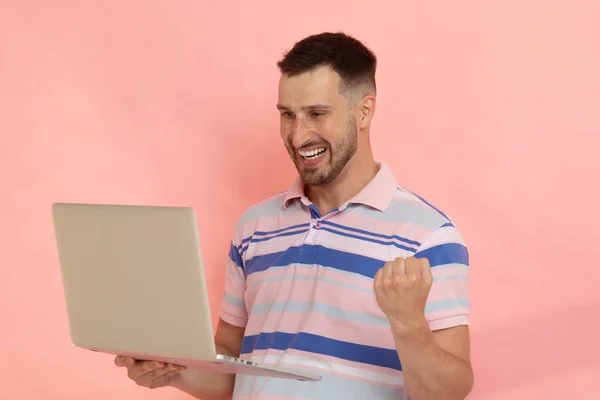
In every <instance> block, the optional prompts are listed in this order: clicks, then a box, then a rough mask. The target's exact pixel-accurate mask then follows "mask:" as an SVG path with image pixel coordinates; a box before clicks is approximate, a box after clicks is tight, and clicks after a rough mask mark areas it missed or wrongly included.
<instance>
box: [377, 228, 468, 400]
mask: <svg viewBox="0 0 600 400" xmlns="http://www.w3.org/2000/svg"><path fill="white" fill-rule="evenodd" d="M468 269H469V268H468V252H467V249H466V247H465V246H464V243H463V241H462V238H461V237H460V234H459V233H458V231H457V229H456V228H455V227H454V226H453V225H451V224H448V225H445V226H443V227H440V228H439V229H437V230H436V231H434V232H433V234H432V235H430V237H429V238H428V239H427V240H426V241H425V242H424V243H423V244H422V245H421V247H420V249H419V251H418V252H417V253H416V254H415V256H414V257H409V258H407V259H403V258H398V259H396V260H394V261H392V262H388V263H386V264H385V266H384V267H383V268H382V269H380V270H379V271H378V272H377V274H376V275H375V280H374V289H375V295H376V298H377V302H378V304H379V307H380V308H381V309H382V311H383V312H384V313H385V315H386V317H387V318H388V320H389V322H390V327H391V331H392V334H393V337H394V342H395V345H396V350H397V352H398V356H399V358H400V361H401V365H402V371H403V376H404V384H405V388H406V391H407V392H408V394H409V396H410V398H411V399H412V400H437V399H444V400H463V399H465V397H466V396H467V395H468V393H469V392H470V391H471V388H472V386H473V371H472V368H471V365H470V343H469V342H470V339H469V330H468V318H467V315H468V311H469V310H468V293H467V292H468V287H467V282H468Z"/></svg>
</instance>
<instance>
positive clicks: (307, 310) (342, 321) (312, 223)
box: [221, 163, 469, 400]
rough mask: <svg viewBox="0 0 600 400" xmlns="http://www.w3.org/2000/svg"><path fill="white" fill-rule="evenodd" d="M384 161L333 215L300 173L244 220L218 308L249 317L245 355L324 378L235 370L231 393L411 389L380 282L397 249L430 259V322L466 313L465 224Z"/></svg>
mask: <svg viewBox="0 0 600 400" xmlns="http://www.w3.org/2000/svg"><path fill="white" fill-rule="evenodd" d="M378 165H379V171H378V173H377V174H376V176H375V177H374V178H373V179H372V180H371V182H369V184H368V185H367V186H365V187H364V189H363V190H362V191H361V192H360V193H358V194H357V195H356V196H355V197H354V198H352V199H351V200H349V201H348V202H346V203H345V204H343V205H342V206H340V207H339V208H337V209H335V210H332V211H331V212H329V213H328V214H327V215H321V214H320V213H319V210H318V209H317V208H316V207H315V205H314V204H312V203H311V202H310V201H309V200H308V198H307V197H306V196H305V195H304V193H303V191H304V190H303V183H302V182H301V180H300V179H299V178H298V179H296V181H295V182H294V183H293V184H292V185H291V187H290V188H289V189H288V190H287V191H285V192H283V193H280V194H279V195H276V196H274V197H272V198H270V199H267V200H265V201H263V202H261V203H259V204H256V205H254V206H252V207H250V208H249V209H247V210H246V211H245V212H244V213H243V215H242V216H241V218H240V220H239V221H238V223H237V224H236V227H235V230H234V235H233V240H232V243H231V249H230V253H229V259H228V265H227V272H226V281H225V293H224V297H223V302H222V312H221V317H222V318H223V320H225V321H226V322H229V323H230V324H233V325H236V326H239V327H244V328H245V336H244V339H243V343H242V351H241V357H242V358H244V359H251V360H253V361H257V362H259V363H262V364H272V365H273V364H274V365H281V366H286V367H292V368H296V369H299V370H304V371H308V372H313V373H315V372H316V373H318V374H320V375H322V376H323V379H322V380H321V381H319V382H302V381H295V380H288V379H279V378H266V377H255V376H247V375H238V376H237V378H236V383H235V392H234V396H233V398H234V399H238V400H241V399H254V398H260V399H336V398H339V399H394V400H398V399H405V398H407V396H406V393H405V391H404V389H403V388H404V385H403V383H404V381H403V378H402V363H401V360H400V359H399V357H398V354H397V352H396V349H395V344H394V339H393V336H392V333H391V330H390V325H389V323H388V320H387V318H386V317H385V315H384V314H383V312H382V311H381V310H380V308H379V307H378V305H377V301H376V299H375V293H374V290H373V278H374V276H375V273H376V272H377V270H378V269H380V268H381V267H383V266H384V264H385V263H386V262H387V261H391V260H393V259H395V258H396V257H410V256H414V257H425V258H427V259H428V260H429V262H430V265H431V268H432V273H433V277H434V281H433V284H432V287H431V292H430V295H429V298H428V301H427V305H426V308H425V314H426V318H427V320H428V322H429V324H430V327H431V329H432V330H436V329H443V328H449V327H453V326H457V325H466V324H468V313H469V302H468V293H467V289H468V288H467V286H468V277H469V256H468V251H467V248H466V246H465V244H464V242H463V239H462V237H461V235H460V233H459V231H458V229H457V228H456V226H455V225H454V223H453V222H452V220H451V219H450V218H449V217H448V216H446V215H445V214H444V213H443V212H441V211H440V210H438V209H436V208H435V207H434V206H432V205H431V204H430V203H428V202H427V201H425V200H424V199H423V198H421V197H420V196H418V195H416V194H414V193H412V192H410V191H409V190H407V189H405V188H403V187H401V186H400V185H399V184H398V183H397V182H396V179H395V178H394V176H393V174H392V172H391V171H390V169H389V168H388V166H387V165H386V164H384V163H378Z"/></svg>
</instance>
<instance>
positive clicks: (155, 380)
mask: <svg viewBox="0 0 600 400" xmlns="http://www.w3.org/2000/svg"><path fill="white" fill-rule="evenodd" d="M115 365H116V366H117V367H124V368H127V376H128V377H129V379H131V380H132V381H134V382H135V383H137V384H138V385H139V386H143V387H147V388H150V389H157V388H160V387H165V386H169V385H171V384H172V383H173V382H174V381H176V380H177V379H179V377H180V372H181V371H184V370H185V369H186V368H185V367H182V366H180V365H175V364H168V363H163V362H159V361H136V360H135V359H133V358H131V357H121V356H117V357H116V358H115Z"/></svg>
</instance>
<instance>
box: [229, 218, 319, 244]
mask: <svg viewBox="0 0 600 400" xmlns="http://www.w3.org/2000/svg"><path fill="white" fill-rule="evenodd" d="M309 226H310V223H309V222H305V223H303V224H297V225H291V226H288V227H285V228H281V229H276V230H274V231H255V232H254V233H253V234H252V236H248V237H247V238H245V239H244V240H242V243H241V244H244V243H246V242H249V241H250V240H251V239H252V238H253V237H254V236H266V235H272V234H275V233H281V232H285V231H289V230H291V229H297V228H308V227H309Z"/></svg>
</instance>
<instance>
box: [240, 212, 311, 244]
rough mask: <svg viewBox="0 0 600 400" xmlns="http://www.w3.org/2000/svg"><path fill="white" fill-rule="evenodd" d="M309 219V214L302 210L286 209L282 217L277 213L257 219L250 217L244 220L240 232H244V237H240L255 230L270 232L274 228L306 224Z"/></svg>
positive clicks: (248, 234) (246, 235)
mask: <svg viewBox="0 0 600 400" xmlns="http://www.w3.org/2000/svg"><path fill="white" fill-rule="evenodd" d="M309 221H310V217H309V215H308V214H307V213H305V212H302V211H299V212H291V211H288V212H286V213H285V215H284V216H283V217H282V216H281V215H277V216H274V217H266V218H265V217H261V218H259V219H252V220H250V221H247V222H245V223H244V225H243V226H242V229H241V232H243V234H244V237H243V238H242V239H246V238H247V237H249V236H252V234H253V233H254V232H255V231H260V232H272V231H275V230H280V229H284V228H288V227H290V226H294V225H300V224H306V223H308V222H309ZM267 236H269V235H267Z"/></svg>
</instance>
